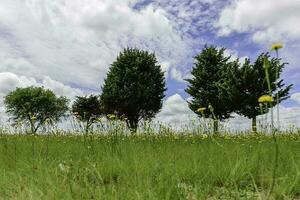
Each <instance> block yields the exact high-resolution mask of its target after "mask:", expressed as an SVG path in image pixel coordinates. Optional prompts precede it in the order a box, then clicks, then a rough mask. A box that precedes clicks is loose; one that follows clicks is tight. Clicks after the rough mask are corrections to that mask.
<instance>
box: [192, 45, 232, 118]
mask: <svg viewBox="0 0 300 200" xmlns="http://www.w3.org/2000/svg"><path fill="white" fill-rule="evenodd" d="M224 52H225V49H224V48H222V49H218V48H216V47H214V46H205V47H204V49H203V50H202V52H201V53H200V54H198V55H197V56H196V57H195V63H194V67H193V69H192V72H191V74H192V78H190V79H187V81H188V83H189V85H188V87H187V89H186V92H187V93H188V94H189V95H191V97H192V100H191V101H190V102H189V107H190V109H191V110H192V111H194V112H195V113H196V114H197V115H199V116H200V117H206V118H209V117H211V114H212V113H211V110H210V109H206V110H205V111H204V112H203V114H202V113H200V112H198V111H197V110H198V109H199V108H200V107H205V108H208V107H209V105H211V106H212V108H213V109H214V114H215V116H216V117H217V118H218V119H219V120H224V119H227V118H229V117H230V114H231V112H232V109H233V108H232V106H231V105H230V102H228V98H226V95H224V93H222V92H221V90H222V87H221V85H222V84H223V83H224V82H225V81H226V78H227V77H226V73H227V70H228V69H229V68H231V66H232V65H237V62H236V61H234V62H233V61H230V56H225V53H224Z"/></svg>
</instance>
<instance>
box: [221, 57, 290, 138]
mask: <svg viewBox="0 0 300 200" xmlns="http://www.w3.org/2000/svg"><path fill="white" fill-rule="evenodd" d="M266 57H267V59H269V60H270V62H269V63H270V66H269V69H268V71H269V77H270V84H271V93H272V94H271V95H273V96H274V97H275V96H276V95H277V94H278V97H279V103H280V102H281V101H283V100H285V99H287V98H288V97H289V96H288V95H289V91H290V89H291V87H292V85H288V86H285V84H284V83H283V80H282V79H281V78H280V76H278V79H277V76H276V67H277V66H278V72H279V74H281V72H282V70H283V68H284V67H285V65H286V64H287V63H281V60H280V59H277V58H270V55H269V54H267V53H263V54H261V55H259V56H258V58H257V59H256V61H255V62H254V63H253V64H251V62H250V59H246V60H245V62H244V64H242V65H241V66H236V65H235V66H232V67H231V69H230V70H228V73H227V75H228V78H227V80H226V83H225V85H226V87H225V90H223V94H225V95H226V96H228V98H229V99H230V102H231V104H232V105H233V106H234V108H235V112H236V113H238V114H240V115H243V116H245V117H248V118H250V119H252V130H253V131H254V132H256V130H257V129H256V117H257V116H258V115H260V114H263V113H266V112H268V110H265V109H263V110H261V109H260V107H259V103H258V98H259V97H260V96H262V95H264V94H269V89H268V85H267V80H266V74H265V69H264V68H263V63H264V59H265V58H266ZM276 103H277V102H275V101H274V102H273V103H272V104H271V105H270V106H275V105H276ZM270 106H269V107H270ZM262 112H263V113H262Z"/></svg>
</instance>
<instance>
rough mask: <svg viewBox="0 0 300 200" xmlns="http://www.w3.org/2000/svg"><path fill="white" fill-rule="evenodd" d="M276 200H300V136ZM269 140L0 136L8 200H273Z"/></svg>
mask: <svg viewBox="0 0 300 200" xmlns="http://www.w3.org/2000/svg"><path fill="white" fill-rule="evenodd" d="M278 143H279V148H280V149H279V166H278V170H277V179H276V185H275V188H274V191H273V192H272V194H271V198H270V199H300V135H285V136H283V135H282V136H278ZM273 161H274V144H273V142H272V138H271V137H268V136H263V135H261V136H259V135H249V136H236V137H233V136H218V137H214V138H211V137H207V138H206V137H202V136H188V135H186V136H154V135H149V136H146V135H145V136H131V137H125V136H118V138H116V137H114V136H101V135H98V136H93V137H88V138H84V137H82V136H36V137H34V136H17V135H15V136H4V135H2V136H0V199H122V200H123V199H172V200H176V199H193V200H194V199H266V198H267V196H268V192H269V189H270V185H271V182H272V170H273V166H274V163H273Z"/></svg>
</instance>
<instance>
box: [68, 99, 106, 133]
mask: <svg viewBox="0 0 300 200" xmlns="http://www.w3.org/2000/svg"><path fill="white" fill-rule="evenodd" d="M72 113H73V114H74V116H75V117H76V118H77V119H78V120H79V121H81V122H83V123H84V124H85V125H84V126H85V133H86V134H87V133H88V132H89V128H90V127H91V126H92V124H93V123H95V122H96V121H97V120H98V119H99V118H100V117H101V116H102V115H103V110H102V105H101V101H100V98H99V97H98V96H94V95H90V96H88V97H79V96H78V97H76V100H75V101H74V103H73V105H72Z"/></svg>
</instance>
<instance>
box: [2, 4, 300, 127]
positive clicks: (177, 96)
mask: <svg viewBox="0 0 300 200" xmlns="http://www.w3.org/2000/svg"><path fill="white" fill-rule="evenodd" d="M299 21H300V1H297V0H276V1H274V0H264V1H261V0H225V1H224V0H186V1H182V0H0V98H1V102H0V112H1V117H3V116H4V114H3V112H4V107H3V103H2V99H3V96H4V95H5V94H7V93H8V92H9V91H10V90H12V89H14V88H15V87H25V86H29V85H44V86H45V87H47V88H50V89H52V90H54V91H55V92H56V93H57V94H58V95H65V96H67V97H69V98H71V99H74V97H75V96H76V95H85V94H90V93H100V92H101V86H102V84H103V80H104V78H105V77H106V73H107V71H108V68H109V66H110V64H111V63H112V62H113V61H114V60H115V58H116V56H117V54H118V53H119V52H120V51H121V50H122V49H123V48H125V47H128V46H129V47H138V48H141V49H144V50H149V51H152V52H155V54H156V56H157V58H158V61H159V63H160V64H161V66H162V68H163V70H164V71H165V76H166V79H167V87H168V90H167V92H166V98H165V100H164V106H163V109H162V111H161V112H160V113H159V114H158V117H157V119H158V120H160V121H164V122H167V123H177V124H178V123H185V122H187V121H188V120H189V119H190V117H193V113H192V112H191V111H190V110H189V109H188V107H187V104H186V99H187V98H189V96H188V95H187V94H186V93H185V92H184V89H185V87H186V83H185V81H184V79H185V78H187V77H189V76H190V74H189V73H190V69H191V67H192V65H193V57H194V56H195V55H196V54H197V53H199V52H200V51H201V49H202V48H203V46H204V45H205V44H209V45H210V44H212V45H217V46H220V47H225V48H227V49H228V50H227V53H228V55H233V56H234V57H241V58H244V57H249V58H250V59H254V58H255V57H256V56H257V55H259V54H260V53H262V52H266V51H268V49H269V48H270V45H271V44H272V43H273V42H282V43H284V46H285V48H284V49H282V51H281V52H280V55H281V57H283V59H284V61H287V62H289V65H288V66H287V67H286V69H285V71H284V73H283V78H284V80H285V82H286V83H288V84H290V83H292V84H294V88H293V90H292V96H291V99H290V100H287V101H286V102H284V103H283V104H282V105H280V110H281V116H282V118H283V119H282V120H283V122H284V123H285V124H291V125H296V126H300V79H299V77H300V66H299V65H298V63H300V56H299V52H300V26H299ZM228 123H229V124H232V127H236V128H244V127H247V126H248V124H249V121H248V120H247V119H245V118H241V117H239V116H236V118H235V119H233V120H230V121H229V122H228Z"/></svg>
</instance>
